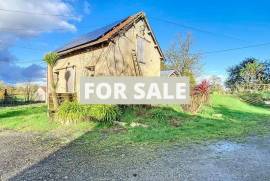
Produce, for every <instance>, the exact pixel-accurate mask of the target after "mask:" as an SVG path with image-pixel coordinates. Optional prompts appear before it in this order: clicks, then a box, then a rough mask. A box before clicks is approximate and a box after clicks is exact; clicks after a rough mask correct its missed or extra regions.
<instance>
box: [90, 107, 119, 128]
mask: <svg viewBox="0 0 270 181" xmlns="http://www.w3.org/2000/svg"><path fill="white" fill-rule="evenodd" d="M86 112H87V116H89V117H91V118H94V119H95V120H97V121H99V122H104V123H109V124H111V123H112V122H113V121H116V120H118V118H119V116H120V114H121V111H120V108H119V107H118V106H115V105H101V104H100V105H90V106H87V111H86Z"/></svg>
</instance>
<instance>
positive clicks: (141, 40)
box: [137, 36, 146, 63]
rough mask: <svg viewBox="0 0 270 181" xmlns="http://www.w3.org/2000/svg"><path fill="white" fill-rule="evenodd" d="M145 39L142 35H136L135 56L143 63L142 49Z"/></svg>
mask: <svg viewBox="0 0 270 181" xmlns="http://www.w3.org/2000/svg"><path fill="white" fill-rule="evenodd" d="M145 44H146V40H145V39H144V38H142V37H139V36H138V37H137V58H138V61H139V63H145V60H144V57H145V56H144V50H145Z"/></svg>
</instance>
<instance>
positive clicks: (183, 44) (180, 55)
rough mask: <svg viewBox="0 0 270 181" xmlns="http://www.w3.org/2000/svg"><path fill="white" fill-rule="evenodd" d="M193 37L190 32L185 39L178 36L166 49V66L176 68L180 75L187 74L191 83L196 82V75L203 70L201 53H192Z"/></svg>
mask: <svg viewBox="0 0 270 181" xmlns="http://www.w3.org/2000/svg"><path fill="white" fill-rule="evenodd" d="M191 45H192V38H191V34H188V35H187V37H186V38H185V39H182V38H181V36H180V35H179V36H178V39H177V40H176V42H174V43H173V44H172V46H171V47H170V48H169V49H168V50H167V51H166V53H165V56H166V61H165V63H166V68H167V69H174V70H175V71H176V72H177V73H178V74H179V75H180V76H187V77H189V79H190V83H191V85H194V84H195V79H196V76H198V74H199V72H200V70H201V62H200V58H201V55H200V54H199V53H191Z"/></svg>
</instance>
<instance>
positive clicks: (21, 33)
mask: <svg viewBox="0 0 270 181" xmlns="http://www.w3.org/2000/svg"><path fill="white" fill-rule="evenodd" d="M0 9H1V10H0V80H4V81H6V82H11V83H16V82H21V81H26V80H28V79H30V78H32V79H33V80H36V81H38V80H42V78H43V77H44V69H43V68H42V67H40V66H38V65H35V64H32V65H30V66H28V67H20V66H18V65H16V56H14V55H11V54H10V51H9V48H10V47H11V46H13V45H14V44H15V43H16V40H18V39H26V38H31V37H34V36H38V35H40V34H41V33H44V32H51V31H55V30H61V31H76V27H75V26H74V24H72V22H74V21H78V20H80V18H78V17H76V16H75V14H74V10H73V8H72V6H71V5H70V4H69V3H67V1H64V0H39V1H38V0H5V1H4V0H2V1H0ZM14 11H16V12H14ZM27 12H28V13H27ZM52 15H53V16H52ZM58 15H59V16H58Z"/></svg>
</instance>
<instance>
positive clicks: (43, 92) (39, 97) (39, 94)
mask: <svg viewBox="0 0 270 181" xmlns="http://www.w3.org/2000/svg"><path fill="white" fill-rule="evenodd" d="M34 100H35V101H37V102H47V87H45V86H40V87H39V88H38V89H37V91H36V92H35V96H34Z"/></svg>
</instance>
